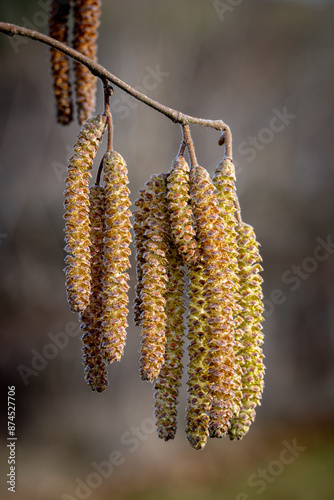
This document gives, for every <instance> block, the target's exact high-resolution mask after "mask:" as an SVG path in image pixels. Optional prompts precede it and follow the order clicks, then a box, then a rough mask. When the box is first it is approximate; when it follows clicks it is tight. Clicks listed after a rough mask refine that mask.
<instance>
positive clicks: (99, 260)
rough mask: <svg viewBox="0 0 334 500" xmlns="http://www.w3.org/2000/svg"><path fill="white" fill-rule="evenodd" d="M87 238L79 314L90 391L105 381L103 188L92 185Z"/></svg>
mask: <svg viewBox="0 0 334 500" xmlns="http://www.w3.org/2000/svg"><path fill="white" fill-rule="evenodd" d="M89 201H90V212H89V217H90V241H91V247H90V252H91V259H90V268H91V277H92V285H91V293H90V298H89V304H88V306H87V307H86V309H85V311H83V312H82V313H81V314H80V321H81V330H82V333H83V334H82V337H81V339H82V342H83V344H84V346H83V348H82V352H83V365H84V367H85V379H86V381H87V383H88V385H89V386H90V387H91V389H92V390H93V391H98V392H102V391H104V390H105V389H106V387H107V384H108V375H107V369H106V364H105V361H104V359H103V357H102V355H101V326H102V325H101V320H102V294H103V267H104V262H103V254H104V239H103V238H104V201H105V193H104V188H103V187H101V186H93V187H91V188H90V192H89Z"/></svg>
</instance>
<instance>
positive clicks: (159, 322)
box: [140, 174, 169, 382]
mask: <svg viewBox="0 0 334 500" xmlns="http://www.w3.org/2000/svg"><path fill="white" fill-rule="evenodd" d="M166 178H167V174H160V175H154V176H152V177H151V180H150V181H148V182H147V183H146V186H147V188H148V190H149V191H150V193H151V194H152V201H151V204H150V212H149V214H148V217H147V225H148V229H147V230H146V231H145V235H144V236H145V239H144V241H143V248H144V253H143V258H144V261H145V263H144V264H143V266H142V270H143V277H142V289H141V295H140V296H141V305H140V307H141V310H142V313H141V316H140V325H141V334H142V340H141V348H140V374H141V377H142V379H143V380H149V381H150V382H153V381H154V380H155V379H156V378H157V377H158V375H159V372H160V369H161V367H162V365H163V363H164V354H165V342H166V335H165V328H166V311H165V308H166V299H165V292H166V285H167V281H168V275H167V256H168V236H169V223H168V207H167V202H166Z"/></svg>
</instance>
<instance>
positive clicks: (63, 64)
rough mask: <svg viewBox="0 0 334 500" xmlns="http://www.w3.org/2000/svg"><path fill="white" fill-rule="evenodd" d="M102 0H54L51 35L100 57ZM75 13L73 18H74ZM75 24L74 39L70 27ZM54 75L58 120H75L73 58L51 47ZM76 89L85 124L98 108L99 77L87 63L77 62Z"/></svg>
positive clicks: (79, 113)
mask: <svg viewBox="0 0 334 500" xmlns="http://www.w3.org/2000/svg"><path fill="white" fill-rule="evenodd" d="M100 13H101V0H50V11H49V35H50V36H51V37H52V38H55V39H56V40H58V41H60V42H63V43H66V44H68V45H69V44H71V45H72V47H73V48H74V49H76V50H78V51H79V52H81V53H82V54H84V55H85V56H87V57H89V58H90V59H93V60H96V51H97V44H96V41H97V35H98V27H99V24H100ZM71 15H72V18H73V19H70V18H71ZM70 25H73V30H72V39H71V40H70V36H69V26H70ZM50 63H51V75H52V82H53V90H54V95H55V100H56V111H57V121H58V123H61V124H63V125H67V124H69V123H70V122H71V121H72V119H73V102H72V85H71V68H70V62H69V58H68V57H67V56H66V55H65V54H63V53H62V52H60V51H59V50H56V49H54V48H51V49H50ZM73 70H74V92H75V100H76V111H77V119H78V122H79V124H80V125H83V124H84V123H85V122H86V121H87V120H88V118H89V117H90V116H91V115H92V113H93V112H94V110H95V94H96V81H97V79H96V77H95V76H94V75H93V74H92V73H91V72H90V71H89V70H88V68H87V67H86V66H84V65H83V64H81V63H79V62H75V63H74V67H73Z"/></svg>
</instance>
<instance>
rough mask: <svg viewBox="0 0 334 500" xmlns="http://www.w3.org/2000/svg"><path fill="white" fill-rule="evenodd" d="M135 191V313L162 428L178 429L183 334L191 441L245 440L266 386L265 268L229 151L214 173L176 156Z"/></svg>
mask: <svg viewBox="0 0 334 500" xmlns="http://www.w3.org/2000/svg"><path fill="white" fill-rule="evenodd" d="M139 194H140V196H139V198H138V199H137V200H136V202H135V206H136V209H135V211H134V235H135V247H136V262H137V286H136V299H135V304H134V307H135V322H136V324H137V325H138V326H141V332H142V338H141V349H140V373H141V377H142V379H143V380H148V381H151V382H154V390H155V393H154V400H155V401H154V413H155V417H156V425H157V429H158V434H159V437H160V438H162V439H165V440H169V439H172V438H174V436H175V433H176V428H177V406H178V396H179V387H180V385H181V378H182V371H183V364H182V358H183V345H184V343H185V342H186V343H187V345H188V355H189V363H188V374H187V376H188V381H187V385H188V398H187V408H186V434H187V438H188V441H189V442H190V444H191V446H192V447H194V448H195V449H202V448H203V447H204V446H205V444H206V442H207V438H208V437H223V436H225V435H228V436H229V437H230V439H241V438H242V437H243V436H244V435H245V434H246V432H247V431H248V429H249V426H250V425H251V423H252V421H253V420H254V418H255V407H256V406H257V405H259V404H260V400H261V395H262V390H263V376H264V365H263V357H264V356H263V353H262V349H261V345H262V342H263V335H262V333H261V321H262V319H263V318H262V315H261V314H262V312H263V305H262V292H261V283H262V278H261V277H260V275H259V272H260V271H261V270H262V268H261V265H260V261H261V258H260V255H259V250H258V243H257V242H256V238H255V234H254V230H253V228H252V227H251V226H249V225H247V224H244V223H243V222H242V221H241V217H240V212H239V209H238V208H237V207H239V205H238V202H237V197H236V190H235V170H234V165H233V162H232V161H231V159H229V158H228V157H226V158H225V159H224V160H223V161H221V162H220V163H219V164H218V165H217V167H216V170H215V172H214V175H213V178H212V179H211V178H210V175H209V174H208V172H207V171H206V170H205V169H204V168H202V167H200V166H193V167H192V168H191V169H190V168H189V166H188V164H187V162H186V160H185V158H184V157H183V156H182V155H180V156H178V157H177V158H175V160H174V161H173V163H172V166H171V168H170V171H169V173H168V174H159V175H153V176H152V177H151V179H150V180H149V181H148V182H147V183H146V185H145V188H144V189H142V190H141V191H140V192H139ZM186 311H187V313H186ZM186 332H187V339H186Z"/></svg>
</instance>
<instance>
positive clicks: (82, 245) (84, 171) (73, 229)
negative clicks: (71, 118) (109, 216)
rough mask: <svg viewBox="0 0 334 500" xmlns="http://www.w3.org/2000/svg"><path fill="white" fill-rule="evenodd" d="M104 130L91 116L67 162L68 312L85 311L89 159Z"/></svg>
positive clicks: (102, 118) (99, 118)
mask: <svg viewBox="0 0 334 500" xmlns="http://www.w3.org/2000/svg"><path fill="white" fill-rule="evenodd" d="M105 126H106V117H105V115H101V114H100V115H95V116H93V117H92V118H90V119H89V120H88V121H87V122H86V123H85V125H84V126H83V127H82V129H81V131H80V133H79V135H78V140H77V142H76V144H75V146H74V155H73V156H72V157H71V158H70V163H69V166H68V172H67V177H66V181H65V182H66V188H65V192H64V195H65V201H64V207H65V214H64V218H65V242H66V247H65V250H66V252H67V253H68V255H67V256H66V258H65V263H66V264H67V266H66V268H65V275H66V280H65V282H66V291H67V298H68V302H69V304H70V307H71V309H72V311H75V312H80V311H83V310H85V308H86V307H87V305H88V303H89V295H90V282H91V276H90V241H89V230H90V229H89V228H90V222H89V188H88V185H89V178H90V176H91V174H90V170H91V168H92V164H93V159H94V157H95V154H96V151H97V148H98V146H99V143H100V140H101V138H102V135H103V132H104V130H105Z"/></svg>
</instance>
